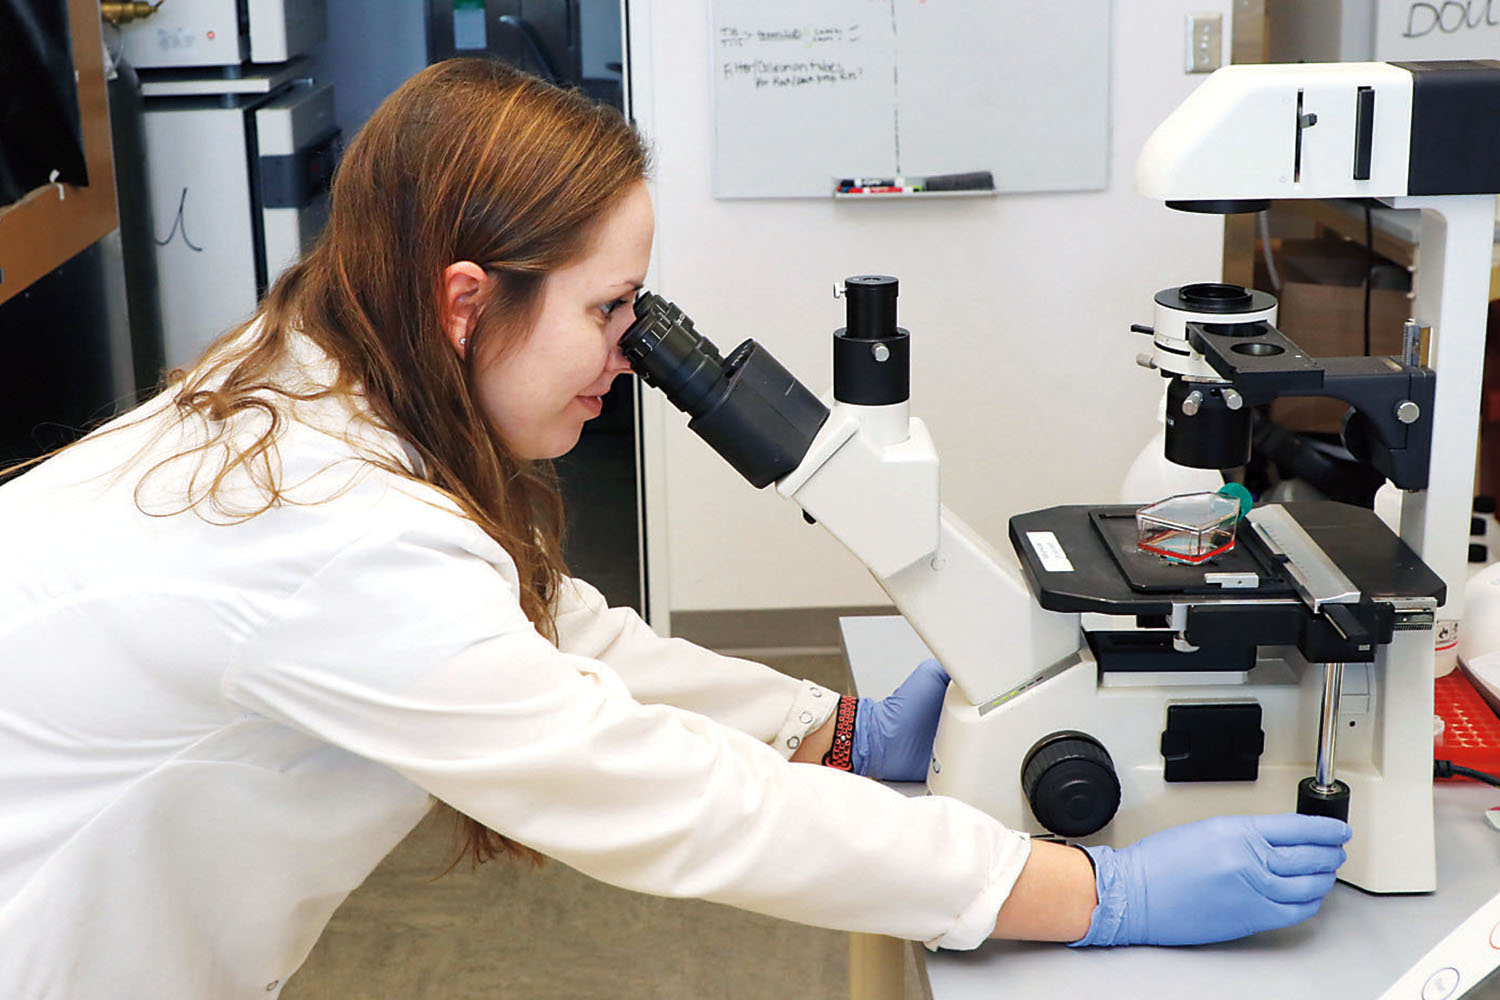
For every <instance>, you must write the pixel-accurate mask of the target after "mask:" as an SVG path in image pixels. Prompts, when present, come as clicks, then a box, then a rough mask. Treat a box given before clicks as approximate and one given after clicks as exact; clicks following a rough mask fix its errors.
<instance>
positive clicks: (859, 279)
mask: <svg viewBox="0 0 1500 1000" xmlns="http://www.w3.org/2000/svg"><path fill="white" fill-rule="evenodd" d="M898 287H899V283H898V282H897V281H896V279H895V278H893V277H891V276H890V275H887V274H859V275H855V276H854V277H852V278H845V279H844V304H845V310H846V312H845V316H846V321H845V322H846V325H845V327H844V329H845V330H846V331H847V332H846V333H845V336H846V337H853V338H854V339H855V340H886V339H889V338H891V337H894V336H895V335H896V295H897V294H898V292H897V289H898Z"/></svg>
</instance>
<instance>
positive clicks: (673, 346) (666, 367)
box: [620, 291, 724, 417]
mask: <svg viewBox="0 0 1500 1000" xmlns="http://www.w3.org/2000/svg"><path fill="white" fill-rule="evenodd" d="M635 317H636V318H635V322H634V323H632V324H630V329H628V330H626V331H625V334H624V335H623V336H622V337H621V338H620V350H621V351H622V352H623V353H624V355H625V360H627V361H629V362H630V367H631V368H632V369H633V370H634V371H635V373H636V374H637V375H639V376H640V377H641V379H642V380H643V381H644V382H645V383H646V384H647V385H649V386H653V387H655V388H658V389H660V390H661V391H662V392H664V393H666V395H667V399H668V400H670V401H671V403H672V405H673V406H675V407H677V408H678V409H679V410H682V411H683V412H684V413H686V414H687V415H688V416H690V417H696V416H698V415H700V414H701V413H703V412H704V411H705V410H706V409H708V408H709V407H710V406H711V405H712V403H713V400H714V398H715V397H714V389H715V386H716V385H717V384H718V382H719V381H720V380H721V379H722V378H723V376H724V358H723V357H722V356H721V355H720V354H719V350H718V348H716V347H715V346H714V345H713V342H712V341H710V340H709V339H708V338H707V337H703V336H700V335H699V333H698V331H697V330H694V329H693V321H692V320H691V319H689V318H688V316H687V314H686V313H684V312H683V311H682V310H681V309H679V308H677V306H675V305H673V304H672V303H670V302H668V301H667V300H666V299H664V298H662V297H661V296H660V295H656V294H654V293H652V292H644V291H643V292H641V293H640V294H639V295H637V296H636V299H635Z"/></svg>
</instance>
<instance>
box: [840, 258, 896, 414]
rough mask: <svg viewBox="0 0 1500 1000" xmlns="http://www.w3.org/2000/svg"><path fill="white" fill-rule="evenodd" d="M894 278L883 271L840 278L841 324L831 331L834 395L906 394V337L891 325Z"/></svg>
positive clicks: (881, 398) (850, 399) (878, 398)
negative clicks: (843, 308)
mask: <svg viewBox="0 0 1500 1000" xmlns="http://www.w3.org/2000/svg"><path fill="white" fill-rule="evenodd" d="M897 287H898V282H897V281H896V279H895V278H892V277H891V276H890V275H886V274H859V275H855V276H854V277H852V278H845V279H844V307H845V310H846V313H845V317H846V318H845V325H844V326H841V327H839V328H838V329H837V330H835V331H834V332H833V398H834V399H836V400H838V401H839V402H841V403H853V404H856V405H859V406H889V405H891V404H892V403H904V402H906V400H907V399H908V398H909V397H910V396H911V339H910V337H909V336H908V335H907V332H906V331H905V330H903V329H901V328H900V327H898V326H897V325H896V294H897Z"/></svg>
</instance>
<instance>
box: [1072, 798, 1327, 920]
mask: <svg viewBox="0 0 1500 1000" xmlns="http://www.w3.org/2000/svg"><path fill="white" fill-rule="evenodd" d="M1348 839H1349V825H1348V824H1347V823H1344V822H1342V821H1341V820H1336V819H1331V818H1329V817H1327V816H1299V815H1298V814H1296V813H1283V814H1280V815H1275V816H1220V817H1217V818H1215V819H1205V820H1201V821H1200V822H1197V823H1189V824H1187V825H1185V826H1175V827H1172V828H1171V829H1168V830H1163V831H1162V832H1160V833H1155V834H1152V835H1151V836H1149V837H1144V838H1142V839H1141V840H1138V841H1136V842H1135V843H1134V844H1131V845H1130V846H1129V847H1125V848H1122V849H1120V850H1114V849H1112V848H1108V847H1089V848H1085V849H1086V850H1087V851H1088V853H1089V856H1090V857H1091V858H1093V859H1094V885H1095V887H1096V888H1097V889H1098V891H1099V905H1098V906H1097V907H1096V908H1095V909H1094V916H1093V919H1092V920H1090V921H1089V932H1088V933H1087V934H1085V935H1084V936H1083V938H1082V939H1080V940H1079V941H1076V942H1074V946H1075V947H1077V946H1079V945H1119V944H1206V943H1208V942H1210V941H1228V940H1230V939H1231V938H1237V937H1244V936H1245V935H1246V934H1254V933H1255V932H1257V931H1265V930H1271V929H1272V928H1275V927H1286V926H1288V925H1290V924H1295V923H1297V922H1298V921H1301V920H1306V919H1307V918H1308V917H1310V916H1312V915H1313V914H1314V913H1316V912H1318V905H1319V904H1320V903H1322V901H1323V897H1324V896H1325V895H1327V894H1328V890H1329V889H1332V888H1333V881H1334V875H1333V873H1334V872H1335V871H1337V870H1338V867H1339V865H1341V864H1343V863H1344V849H1343V848H1342V847H1340V846H1339V845H1341V844H1343V843H1344V842H1345V841H1346V840H1348Z"/></svg>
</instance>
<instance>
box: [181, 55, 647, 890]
mask: <svg viewBox="0 0 1500 1000" xmlns="http://www.w3.org/2000/svg"><path fill="white" fill-rule="evenodd" d="M646 170H647V153H646V150H645V147H644V145H643V143H642V142H641V140H640V137H639V136H638V135H637V134H636V132H635V131H634V130H633V129H632V128H631V126H630V125H629V124H628V123H627V122H626V121H625V120H624V119H623V118H622V117H621V116H620V114H619V113H618V112H617V111H615V110H614V109H612V108H609V107H606V106H603V105H599V104H596V103H593V102H592V101H590V100H589V99H588V98H586V97H584V96H583V95H581V94H579V93H577V92H575V91H569V90H563V89H560V88H558V87H555V86H552V85H551V84H548V83H545V82H543V81H542V80H539V79H537V78H535V77H532V76H528V75H526V74H524V73H521V72H518V71H516V70H514V69H511V68H509V67H507V66H505V65H504V64H502V63H499V62H495V61H492V60H487V59H455V60H449V61H447V62H442V63H438V64H436V65H433V66H430V67H428V68H427V69H425V70H423V71H422V72H420V73H418V74H417V75H415V76H413V77H412V78H411V79H410V80H408V81H407V82H406V83H405V84H404V85H403V86H402V87H401V88H400V89H398V90H397V91H396V92H395V93H393V94H392V95H391V96H390V97H388V98H387V99H386V100H385V102H384V103H382V104H381V105H380V107H379V108H378V109H377V110H376V111H375V113H374V115H373V116H371V118H370V120H369V122H368V123H367V124H366V125H365V126H364V128H363V129H361V130H360V132H359V134H358V135H357V136H356V137H355V138H354V140H353V141H352V142H351V143H350V145H349V148H348V151H347V153H346V154H345V155H344V158H343V161H342V162H341V164H340V165H339V168H338V171H337V173H336V175H335V178H334V183H333V193H332V204H331V208H330V213H329V219H328V225H327V228H326V229H325V231H324V233H323V235H322V237H321V239H320V241H319V242H318V244H317V246H316V248H315V249H314V250H312V252H311V253H309V254H308V255H307V256H306V257H305V258H304V259H303V260H302V261H301V262H300V263H298V264H296V265H295V266H293V267H292V268H291V269H289V270H288V271H287V272H286V273H285V274H284V275H283V276H282V277H281V278H280V279H279V280H278V281H277V283H276V285H275V286H274V287H273V288H272V289H271V292H270V294H269V295H267V297H266V299H265V301H264V302H263V303H262V305H261V308H260V310H259V312H258V314H257V316H256V317H255V319H253V320H252V321H251V322H250V323H248V324H246V325H245V326H242V327H240V328H239V329H237V330H234V331H231V332H230V333H228V334H226V335H225V337H224V338H222V339H221V340H220V341H219V342H218V343H217V344H216V345H215V346H214V347H212V348H210V349H209V352H208V353H207V354H206V355H205V359H206V360H205V362H203V363H202V364H200V365H199V367H197V368H196V369H194V370H192V371H190V372H188V373H186V374H183V373H174V375H175V377H176V378H177V379H178V380H179V384H178V385H177V392H176V395H175V400H174V401H175V404H176V406H177V409H178V413H179V416H180V417H181V418H182V419H184V420H187V419H191V418H195V417H196V418H198V419H201V420H202V421H203V422H204V423H205V424H206V425H207V426H208V427H209V428H210V429H212V430H214V435H212V436H211V440H209V441H208V442H207V443H206V444H203V445H201V446H200V447H198V448H195V449H194V451H195V452H197V453H199V454H200V455H201V456H202V457H204V458H205V459H206V458H207V456H209V455H211V454H214V455H221V454H225V452H224V451H223V449H224V448H225V445H226V443H227V442H228V441H230V440H232V438H230V436H229V435H228V433H227V426H228V420H229V418H230V417H231V416H233V415H234V414H236V413H240V412H244V411H252V412H253V413H255V414H259V415H260V416H261V417H262V418H263V419H262V420H261V421H260V423H259V426H261V427H263V428H264V430H263V432H262V433H261V434H260V435H259V437H258V440H256V441H254V442H253V443H252V444H251V445H250V446H249V447H246V448H243V449H239V450H236V451H231V452H229V453H228V457H227V458H225V459H223V464H222V466H221V467H219V468H218V469H217V470H216V471H215V473H214V474H213V475H212V479H211V484H210V485H209V486H208V488H207V491H206V495H207V496H208V497H209V498H210V499H212V495H213V493H214V491H215V490H216V489H217V488H218V486H219V485H220V484H221V483H222V482H223V481H224V479H225V476H226V475H228V474H229V473H230V472H231V471H232V470H236V469H238V470H240V471H242V472H247V473H249V474H250V475H251V476H252V477H253V478H254V479H255V481H256V482H258V483H259V484H260V485H261V486H262V493H263V495H264V497H265V505H264V506H263V507H260V508H259V510H256V511H251V512H248V516H254V515H255V514H256V513H259V512H260V511H263V510H266V509H269V508H270V507H271V506H274V505H275V504H276V503H278V502H282V501H283V500H285V499H286V498H285V497H284V496H283V495H282V493H281V484H279V483H277V482H276V481H275V477H274V474H273V472H272V470H273V468H274V463H273V458H274V454H275V440H276V432H277V429H278V427H279V426H280V420H281V419H282V418H281V416H280V414H279V413H278V412H277V411H278V409H279V407H278V405H277V404H276V403H275V402H274V400H275V399H276V398H277V397H280V398H281V399H283V400H289V399H308V398H316V397H319V396H326V395H333V394H353V393H356V392H358V393H360V394H362V396H363V400H364V405H365V407H366V408H367V409H368V410H369V411H370V412H372V413H373V415H374V417H375V418H376V420H377V421H378V422H379V423H380V424H381V425H383V426H384V427H385V428H387V429H388V430H390V431H392V432H394V433H395V434H396V435H397V436H398V437H400V438H402V439H403V440H404V441H405V442H406V443H407V444H408V445H410V446H411V447H413V448H415V449H416V451H417V452H418V453H419V454H420V456H421V459H422V465H423V469H422V471H421V473H420V475H421V477H422V478H423V479H424V480H425V481H426V482H428V483H431V484H432V485H433V486H435V487H437V488H438V489H439V490H441V491H443V492H444V493H446V494H447V495H448V496H449V497H451V498H452V499H453V500H454V501H455V502H456V503H457V504H458V505H459V507H460V508H461V509H462V510H463V512H464V513H465V514H466V515H467V516H468V517H470V518H472V519H473V520H474V522H475V523H476V524H478V525H479V526H480V527H481V528H482V529H483V530H484V531H485V532H486V533H487V534H488V535H490V537H492V538H494V539H495V540H496V541H497V542H498V543H499V544H500V545H501V546H502V547H503V548H504V549H505V551H506V552H507V553H509V554H510V556H511V557H512V558H513V559H514V560H515V564H516V569H517V572H518V575H519V578H520V602H521V608H522V610H523V611H524V612H525V614H526V616H527V617H528V618H529V619H530V620H531V621H532V622H533V623H534V624H535V625H536V627H537V629H538V630H539V631H540V632H542V634H544V635H546V636H548V637H549V638H550V639H553V640H554V641H555V639H556V632H555V624H554V615H553V611H554V605H553V602H554V598H555V595H556V593H557V590H558V586H559V583H560V582H561V581H560V578H561V576H562V575H563V574H564V573H565V572H566V570H565V567H564V565H563V560H562V527H563V519H562V501H561V498H560V496H559V494H558V490H557V486H556V481H555V479H554V478H553V475H552V469H551V465H550V463H532V462H527V461H523V460H521V459H519V458H517V457H516V456H515V455H513V454H511V453H510V452H509V451H508V450H507V449H506V447H505V445H504V443H503V442H502V441H501V439H500V438H499V437H498V435H497V434H496V433H495V432H494V430H493V429H492V428H491V427H490V425H489V424H488V422H487V421H486V420H485V418H484V415H483V413H482V411H481V409H480V407H479V405H478V403H477V402H476V396H475V391H474V377H475V370H474V361H473V359H475V358H477V357H478V356H479V355H480V354H481V353H482V352H481V350H480V345H481V344H482V343H484V342H485V341H491V342H492V344H493V347H494V349H495V351H498V352H504V351H505V350H507V349H508V348H509V347H510V346H514V345H515V344H517V343H519V342H520V341H521V340H523V339H524V338H525V336H527V334H528V333H529V331H530V329H531V325H532V322H533V321H534V319H535V316H536V313H537V310H538V309H539V308H540V301H541V295H540V293H541V290H542V285H543V282H544V281H545V279H546V277H547V275H548V274H549V273H550V272H552V271H554V270H556V269H557V268H559V267H561V266H563V265H565V264H567V263H569V262H570V261H572V260H574V259H576V258H577V257H578V256H579V255H580V254H581V253H583V252H584V251H585V250H586V248H587V246H588V241H589V239H590V237H591V236H592V233H593V230H594V227H595V224H596V223H597V222H598V220H599V219H600V217H601V216H602V215H604V214H605V213H606V211H607V210H608V209H609V208H610V207H611V206H612V205H613V204H614V203H615V202H616V201H617V200H618V199H619V198H620V197H621V196H622V195H623V194H624V193H625V191H626V190H627V189H628V188H629V187H630V186H631V185H632V184H634V183H635V182H636V181H639V180H641V179H643V178H644V177H645V174H646ZM462 260H468V261H473V262H475V263H477V264H479V265H480V266H481V267H483V268H484V269H485V271H486V273H488V274H489V275H490V276H491V277H492V278H494V279H495V280H493V281H491V282H490V283H489V285H490V287H491V292H490V293H489V296H488V298H487V300H485V301H482V302H481V303H480V304H479V309H478V311H477V313H476V316H475V318H474V321H473V322H472V323H471V325H470V328H469V334H468V335H469V348H468V352H467V355H466V357H465V358H460V357H459V355H458V354H457V353H456V352H455V351H454V350H453V348H452V346H451V344H450V343H449V342H448V340H447V338H446V337H445V336H444V333H443V323H444V315H443V311H444V305H443V303H444V301H445V300H444V291H443V280H442V276H443V271H444V269H445V268H446V267H447V266H448V265H449V264H451V263H453V262H455V261H462ZM293 330H300V331H301V333H302V334H304V335H306V336H307V337H309V338H310V339H311V340H312V341H313V342H314V343H316V344H317V345H318V347H319V348H321V349H322V350H323V351H324V352H325V353H326V354H327V355H328V356H329V357H330V358H332V359H333V361H334V362H335V363H336V364H337V367H338V373H339V374H338V377H337V379H336V380H335V384H334V385H333V386H331V387H328V388H327V389H323V390H317V391H313V392H311V393H299V392H298V391H296V390H295V389H290V388H288V387H287V386H285V385H280V384H278V382H277V380H276V378H275V372H276V370H277V368H278V366H280V365H283V364H284V363H285V360H286V352H287V349H288V346H289V342H290V337H291V336H292V334H291V331H293ZM492 353H493V352H492ZM266 418H268V419H266ZM178 457H179V458H180V457H181V456H178ZM395 471H397V472H399V473H402V474H406V473H405V470H402V469H396V470H395ZM200 499H202V498H199V497H190V498H189V505H196V504H197V503H198V502H199V501H200ZM458 833H459V836H458V841H459V845H460V846H459V849H458V851H457V854H456V857H455V858H454V863H457V862H458V861H459V860H462V858H463V857H464V856H465V855H467V856H469V857H471V858H472V860H473V861H474V863H480V862H483V861H486V860H489V859H490V858H493V857H495V856H497V855H499V854H501V853H514V854H517V855H521V856H527V857H531V858H533V859H536V858H537V857H538V856H537V855H535V853H534V852H532V851H530V850H528V849H526V848H524V847H521V846H519V845H517V844H515V843H513V842H511V841H509V840H507V839H506V838H504V837H502V836H500V835H499V834H497V833H495V832H494V831H492V830H489V829H487V828H486V827H484V826H483V825H482V824H480V823H479V822H477V821H476V820H473V819H471V818H468V817H463V818H462V820H461V825H460V828H459V831H458Z"/></svg>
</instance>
